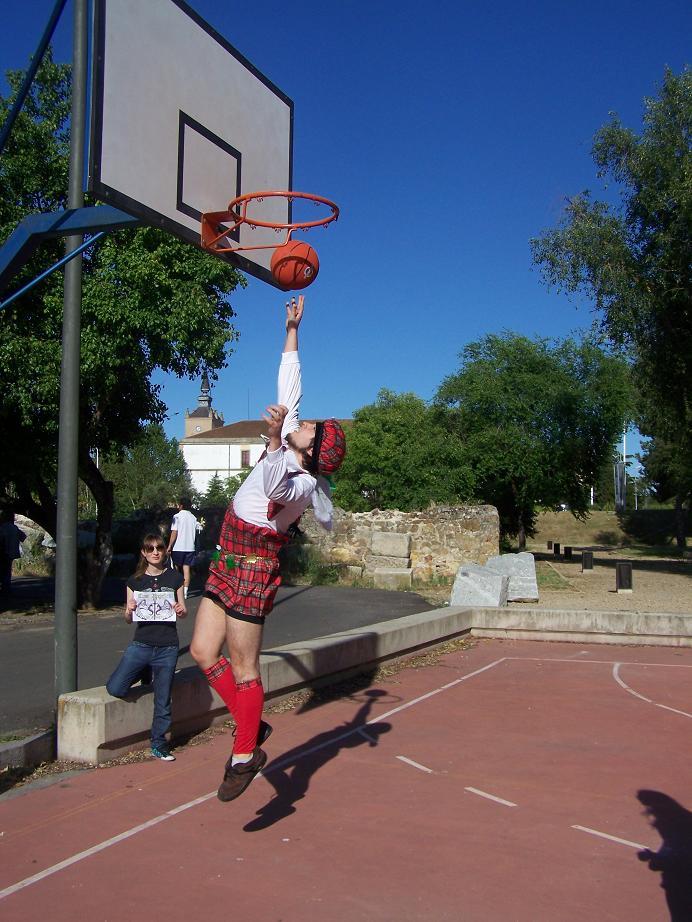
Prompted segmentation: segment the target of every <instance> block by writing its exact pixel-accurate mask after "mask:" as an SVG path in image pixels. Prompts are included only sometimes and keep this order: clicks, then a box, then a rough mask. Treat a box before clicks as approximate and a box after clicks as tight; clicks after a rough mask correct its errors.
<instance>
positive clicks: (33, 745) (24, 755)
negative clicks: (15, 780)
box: [0, 729, 55, 771]
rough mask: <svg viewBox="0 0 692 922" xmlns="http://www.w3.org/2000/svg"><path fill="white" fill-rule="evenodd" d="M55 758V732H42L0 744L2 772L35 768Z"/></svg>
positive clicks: (0, 768) (0, 767) (0, 766)
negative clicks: (7, 769) (8, 769)
mask: <svg viewBox="0 0 692 922" xmlns="http://www.w3.org/2000/svg"><path fill="white" fill-rule="evenodd" d="M54 758H55V731H54V730H53V729H50V730H42V731H41V732H40V733H34V734H33V735H32V736H24V737H22V739H18V740H11V741H10V742H9V743H0V771H2V770H3V769H5V768H33V767H34V766H35V765H40V764H41V762H50V761H51V760H52V759H54Z"/></svg>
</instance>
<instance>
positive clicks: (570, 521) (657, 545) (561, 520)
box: [527, 509, 682, 557]
mask: <svg viewBox="0 0 692 922" xmlns="http://www.w3.org/2000/svg"><path fill="white" fill-rule="evenodd" d="M548 541H553V542H554V541H559V543H560V544H561V545H562V546H563V547H564V546H565V545H572V546H582V545H587V546H588V545H596V546H598V545H601V546H607V547H613V548H615V547H626V548H627V550H628V552H630V551H632V552H634V553H638V554H650V555H652V556H664V557H680V556H682V554H681V552H680V551H679V550H678V548H677V546H676V544H675V541H674V539H673V516H672V510H667V509H651V510H645V509H644V510H640V511H639V512H637V513H627V514H626V515H624V516H619V515H617V514H616V513H615V512H600V511H596V512H592V513H591V515H590V516H589V517H588V518H587V519H586V520H585V521H583V522H580V521H579V520H578V519H575V518H574V516H573V515H572V513H571V512H541V513H540V514H539V516H538V521H537V523H536V535H535V537H534V538H531V539H529V540H528V541H527V550H529V551H545V550H546V547H547V542H548Z"/></svg>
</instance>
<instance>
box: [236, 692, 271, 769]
mask: <svg viewBox="0 0 692 922" xmlns="http://www.w3.org/2000/svg"><path fill="white" fill-rule="evenodd" d="M236 692H237V694H236V705H235V713H234V716H235V722H236V731H235V744H234V746H233V752H241V753H245V752H253V751H254V749H255V746H256V745H257V733H258V732H259V725H260V719H261V717H262V706H263V705H264V688H262V679H250V680H249V681H247V682H238V684H237V685H236Z"/></svg>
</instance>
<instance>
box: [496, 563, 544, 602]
mask: <svg viewBox="0 0 692 922" xmlns="http://www.w3.org/2000/svg"><path fill="white" fill-rule="evenodd" d="M486 567H487V568H489V569H490V570H494V571H495V572H496V573H502V574H504V575H505V576H509V589H508V591H507V601H508V602H537V601H538V581H537V579H536V561H535V559H534V556H533V554H529V553H527V552H526V551H522V552H521V553H520V554H498V555H497V556H495V557H490V558H488V562H487V563H486Z"/></svg>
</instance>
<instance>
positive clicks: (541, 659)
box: [504, 656, 692, 669]
mask: <svg viewBox="0 0 692 922" xmlns="http://www.w3.org/2000/svg"><path fill="white" fill-rule="evenodd" d="M504 659H506V660H513V661H519V662H521V660H528V661H530V662H536V663H583V665H584V666H591V665H594V666H597V665H598V666H614V665H620V666H662V667H663V668H664V669H692V664H691V665H687V664H686V663H637V662H635V661H632V662H625V661H624V660H614V659H588V660H587V659H582V660H578V659H573V658H572V657H557V656H556V657H552V656H505V657H504Z"/></svg>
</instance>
